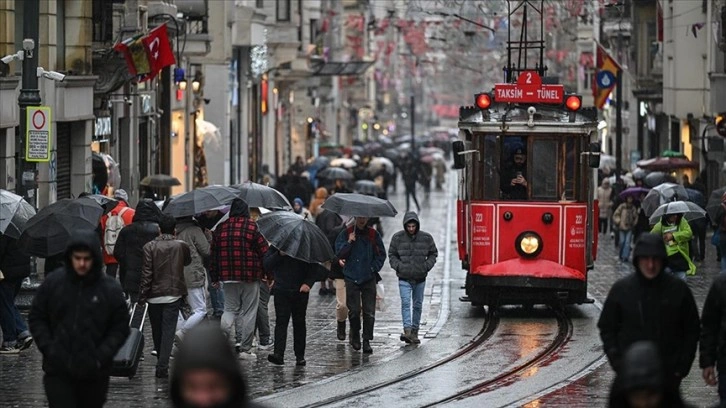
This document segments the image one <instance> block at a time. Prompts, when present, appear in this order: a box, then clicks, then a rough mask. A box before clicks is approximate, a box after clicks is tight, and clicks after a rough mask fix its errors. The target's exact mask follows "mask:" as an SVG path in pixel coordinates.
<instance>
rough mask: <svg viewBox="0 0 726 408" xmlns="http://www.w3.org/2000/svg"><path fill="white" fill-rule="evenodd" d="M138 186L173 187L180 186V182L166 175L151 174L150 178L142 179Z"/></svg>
mask: <svg viewBox="0 0 726 408" xmlns="http://www.w3.org/2000/svg"><path fill="white" fill-rule="evenodd" d="M139 184H141V185H142V186H146V187H173V186H181V181H179V179H178V178H176V177H172V176H169V175H166V174H153V175H151V176H146V177H144V179H143V180H141V183H139Z"/></svg>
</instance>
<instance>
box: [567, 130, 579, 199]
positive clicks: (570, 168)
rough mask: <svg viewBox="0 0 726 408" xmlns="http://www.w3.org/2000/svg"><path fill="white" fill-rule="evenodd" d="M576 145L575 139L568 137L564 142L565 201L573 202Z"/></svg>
mask: <svg viewBox="0 0 726 408" xmlns="http://www.w3.org/2000/svg"><path fill="white" fill-rule="evenodd" d="M578 153H579V152H578V151H577V143H576V140H575V138H573V137H568V138H567V139H566V142H565V199H567V200H574V199H576V198H577V197H575V186H576V185H577V180H576V174H577V173H576V169H577V157H578V156H579V154H578Z"/></svg>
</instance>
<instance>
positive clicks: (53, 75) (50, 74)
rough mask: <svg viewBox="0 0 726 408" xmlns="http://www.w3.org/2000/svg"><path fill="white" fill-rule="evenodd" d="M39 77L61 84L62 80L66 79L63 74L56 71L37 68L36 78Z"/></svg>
mask: <svg viewBox="0 0 726 408" xmlns="http://www.w3.org/2000/svg"><path fill="white" fill-rule="evenodd" d="M41 76H42V77H43V78H46V79H51V80H53V81H58V82H63V80H64V79H66V76H65V74H61V73H60V72H58V71H46V70H45V69H43V68H41V67H38V78H40V77H41Z"/></svg>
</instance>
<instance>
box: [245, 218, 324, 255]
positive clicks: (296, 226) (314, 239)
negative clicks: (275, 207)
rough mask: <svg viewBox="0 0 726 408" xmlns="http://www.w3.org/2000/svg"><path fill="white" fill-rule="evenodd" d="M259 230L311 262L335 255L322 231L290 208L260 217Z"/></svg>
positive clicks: (289, 251) (273, 242) (292, 253)
mask: <svg viewBox="0 0 726 408" xmlns="http://www.w3.org/2000/svg"><path fill="white" fill-rule="evenodd" d="M257 226H258V227H259V228H260V233H261V234H262V236H264V237H265V239H266V240H267V241H269V242H270V244H271V245H272V246H274V247H275V248H277V249H279V250H280V251H282V252H285V253H286V254H287V255H289V256H291V257H293V258H295V259H299V260H301V261H303V262H309V263H323V262H327V261H330V260H331V259H333V258H334V257H335V254H334V253H333V249H332V248H331V247H330V242H329V241H328V238H327V237H326V236H325V234H324V233H323V231H322V230H321V229H320V228H318V227H317V226H316V225H315V224H313V223H312V222H310V221H307V220H305V219H303V218H302V217H301V216H299V215H297V214H295V213H293V212H290V211H275V212H271V213H268V214H265V215H263V216H262V217H260V219H258V220H257Z"/></svg>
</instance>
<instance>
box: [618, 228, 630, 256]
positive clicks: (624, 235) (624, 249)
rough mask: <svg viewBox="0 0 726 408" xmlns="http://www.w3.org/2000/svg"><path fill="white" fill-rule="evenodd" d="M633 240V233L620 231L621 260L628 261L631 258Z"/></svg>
mask: <svg viewBox="0 0 726 408" xmlns="http://www.w3.org/2000/svg"><path fill="white" fill-rule="evenodd" d="M632 238H633V231H632V230H628V231H623V230H620V259H622V260H624V261H627V260H628V258H630V241H631V240H632Z"/></svg>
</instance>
